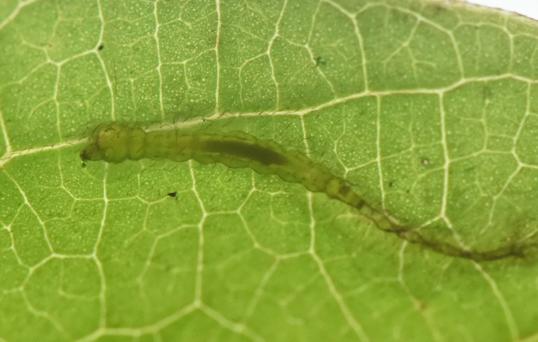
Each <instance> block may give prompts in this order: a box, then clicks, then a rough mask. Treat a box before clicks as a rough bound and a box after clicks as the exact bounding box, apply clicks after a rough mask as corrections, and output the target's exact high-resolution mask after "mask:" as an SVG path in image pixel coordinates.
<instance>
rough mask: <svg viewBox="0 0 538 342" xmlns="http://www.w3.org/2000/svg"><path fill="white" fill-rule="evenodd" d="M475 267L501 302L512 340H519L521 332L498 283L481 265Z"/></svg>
mask: <svg viewBox="0 0 538 342" xmlns="http://www.w3.org/2000/svg"><path fill="white" fill-rule="evenodd" d="M473 265H474V267H475V269H476V270H477V271H478V273H480V275H482V277H483V278H484V279H485V281H486V283H487V284H488V285H489V286H490V288H491V291H492V292H493V295H494V296H495V298H497V300H498V301H499V304H500V306H501V309H502V312H503V314H504V317H505V318H506V322H507V325H508V330H509V331H510V337H511V338H512V341H516V340H518V339H519V331H518V328H517V324H516V322H515V320H514V315H513V314H512V311H511V310H510V307H509V306H508V303H507V302H506V299H505V298H504V296H503V294H502V292H501V291H500V289H499V287H498V286H497V283H495V280H493V278H492V277H491V275H489V274H488V273H487V272H486V271H485V270H484V269H483V268H482V266H481V265H480V264H479V263H477V262H473Z"/></svg>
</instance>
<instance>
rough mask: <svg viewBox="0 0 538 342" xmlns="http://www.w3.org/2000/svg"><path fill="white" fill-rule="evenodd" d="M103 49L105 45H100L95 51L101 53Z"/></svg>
mask: <svg viewBox="0 0 538 342" xmlns="http://www.w3.org/2000/svg"><path fill="white" fill-rule="evenodd" d="M104 48H105V44H103V43H101V44H99V46H98V47H97V50H99V51H102V50H103V49H104Z"/></svg>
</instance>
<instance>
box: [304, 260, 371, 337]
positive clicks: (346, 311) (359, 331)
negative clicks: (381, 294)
mask: <svg viewBox="0 0 538 342" xmlns="http://www.w3.org/2000/svg"><path fill="white" fill-rule="evenodd" d="M312 258H313V259H314V261H315V262H316V263H317V264H318V268H319V271H320V273H321V276H322V277H323V279H324V280H325V283H326V284H327V287H328V288H329V291H330V293H331V295H332V296H333V297H334V299H335V301H336V304H337V305H338V307H339V308H340V311H341V312H342V315H344V319H345V320H346V321H347V323H348V324H349V326H350V327H351V328H352V329H353V332H354V333H355V334H356V335H357V337H358V338H359V339H360V340H361V341H369V340H370V339H369V338H368V336H367V335H366V332H365V331H364V328H363V327H362V326H361V325H360V323H359V322H358V321H357V320H356V319H355V317H354V316H353V313H352V312H351V310H350V308H349V307H348V305H347V304H346V303H345V301H344V298H343V297H342V295H341V294H340V292H338V289H337V288H336V285H334V282H333V280H332V278H331V276H330V275H329V273H328V272H327V270H326V269H325V265H324V264H323V261H322V260H321V258H320V257H319V256H318V255H317V254H316V253H312Z"/></svg>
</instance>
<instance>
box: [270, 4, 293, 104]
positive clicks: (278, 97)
mask: <svg viewBox="0 0 538 342" xmlns="http://www.w3.org/2000/svg"><path fill="white" fill-rule="evenodd" d="M287 6H288V0H284V2H283V3H282V8H281V9H280V14H279V16H278V19H277V21H276V23H275V31H274V32H273V36H272V37H271V39H270V40H269V44H267V51H266V52H265V53H266V54H267V56H268V57H269V58H268V59H269V66H270V67H271V79H272V80H273V83H274V84H275V92H276V108H277V109H278V108H280V88H279V87H278V82H277V80H276V75H275V65H274V63H273V59H272V58H271V50H272V49H273V44H274V43H275V40H276V39H277V38H278V36H279V34H280V22H281V21H282V18H283V17H284V12H285V11H286V7H287Z"/></svg>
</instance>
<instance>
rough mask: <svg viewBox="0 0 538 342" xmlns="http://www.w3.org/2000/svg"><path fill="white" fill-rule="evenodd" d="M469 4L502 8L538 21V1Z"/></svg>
mask: <svg viewBox="0 0 538 342" xmlns="http://www.w3.org/2000/svg"><path fill="white" fill-rule="evenodd" d="M467 2H470V3H474V4H480V5H484V6H490V7H496V8H502V9H505V10H509V11H512V12H518V13H521V14H523V15H526V16H527V17H531V18H534V19H538V0H467Z"/></svg>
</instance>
